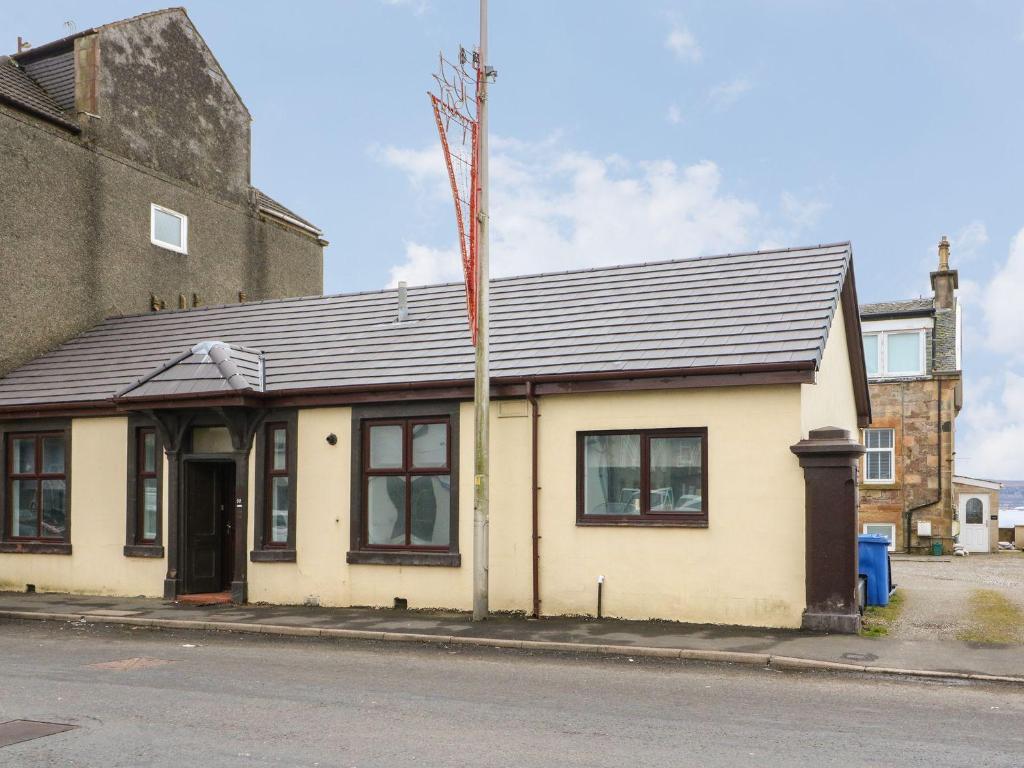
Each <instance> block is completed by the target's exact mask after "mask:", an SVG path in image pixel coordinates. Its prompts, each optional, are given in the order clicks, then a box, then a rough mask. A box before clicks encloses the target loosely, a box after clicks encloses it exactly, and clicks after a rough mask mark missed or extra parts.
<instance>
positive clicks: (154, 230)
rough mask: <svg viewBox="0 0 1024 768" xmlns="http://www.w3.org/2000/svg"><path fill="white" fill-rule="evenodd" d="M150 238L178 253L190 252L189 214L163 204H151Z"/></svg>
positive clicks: (152, 241)
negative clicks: (165, 206) (173, 209)
mask: <svg viewBox="0 0 1024 768" xmlns="http://www.w3.org/2000/svg"><path fill="white" fill-rule="evenodd" d="M149 240H150V242H151V243H153V245H159V246H160V247H161V248H167V249H168V250H170V251H176V252H177V253H185V254H187V253H188V216H186V215H185V214H183V213H178V212H177V211H172V210H171V209H170V208H164V207H163V206H162V205H157V204H156V203H152V204H151V205H150V222H149Z"/></svg>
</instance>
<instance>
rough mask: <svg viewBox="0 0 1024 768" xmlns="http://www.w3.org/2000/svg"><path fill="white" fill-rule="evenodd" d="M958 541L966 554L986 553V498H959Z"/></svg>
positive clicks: (964, 496) (962, 496) (963, 496)
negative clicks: (961, 543) (965, 550)
mask: <svg viewBox="0 0 1024 768" xmlns="http://www.w3.org/2000/svg"><path fill="white" fill-rule="evenodd" d="M960 540H961V541H962V542H963V545H964V547H965V548H966V549H967V551H968V552H988V547H989V545H988V497H987V496H967V495H961V496H960Z"/></svg>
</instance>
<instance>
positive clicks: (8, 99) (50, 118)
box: [0, 93, 82, 133]
mask: <svg viewBox="0 0 1024 768" xmlns="http://www.w3.org/2000/svg"><path fill="white" fill-rule="evenodd" d="M0 101H3V102H5V103H7V104H9V105H11V106H12V107H15V108H16V109H20V110H21V111H23V112H29V113H31V114H33V115H35V116H36V117H38V118H40V119H42V120H45V121H46V122H48V123H52V124H53V125H56V126H58V127H60V128H64V129H66V130H68V131H71V132H72V133H81V132H82V127H81V126H80V125H79V124H78V123H76V122H73V121H72V120H70V119H68V118H64V117H59V116H57V115H55V114H51V113H49V112H47V111H46V110H44V109H39V108H37V107H35V106H33V105H31V104H28V103H26V102H24V101H21V100H20V99H17V98H15V97H14V96H11V95H10V94H7V93H0Z"/></svg>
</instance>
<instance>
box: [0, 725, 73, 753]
mask: <svg viewBox="0 0 1024 768" xmlns="http://www.w3.org/2000/svg"><path fill="white" fill-rule="evenodd" d="M77 727H78V726H77V725H66V724H64V723H41V722H39V721H38V720H10V721H8V722H6V723H0V747H9V746H11V744H18V743H20V742H22V741H31V740H32V739H39V738H42V737H43V736H53V734H55V733H64V731H70V730H73V729H75V728H77Z"/></svg>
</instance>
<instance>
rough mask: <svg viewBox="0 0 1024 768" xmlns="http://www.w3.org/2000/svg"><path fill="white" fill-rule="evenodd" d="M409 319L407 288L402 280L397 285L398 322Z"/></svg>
mask: <svg viewBox="0 0 1024 768" xmlns="http://www.w3.org/2000/svg"><path fill="white" fill-rule="evenodd" d="M408 319H409V286H408V285H407V284H406V282H405V281H404V280H403V281H402V282H400V283H399V284H398V322H400V323H404V322H405V321H406V320H408Z"/></svg>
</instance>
